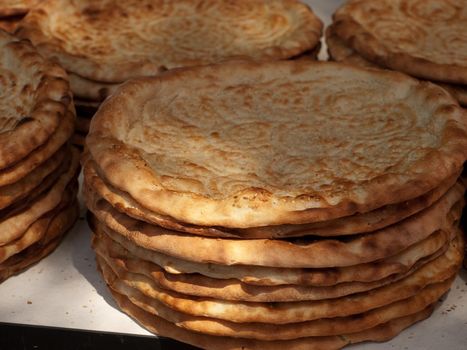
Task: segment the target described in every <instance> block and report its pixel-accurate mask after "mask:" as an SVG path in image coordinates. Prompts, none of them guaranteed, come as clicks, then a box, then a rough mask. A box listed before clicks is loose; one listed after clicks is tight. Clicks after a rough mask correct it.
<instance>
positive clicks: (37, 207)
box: [0, 149, 79, 245]
mask: <svg viewBox="0 0 467 350" xmlns="http://www.w3.org/2000/svg"><path fill="white" fill-rule="evenodd" d="M71 157H72V160H71V162H70V165H69V168H68V169H67V170H66V172H65V173H64V174H62V175H61V176H60V177H59V178H58V180H57V181H56V183H55V184H54V185H53V186H52V187H51V188H50V189H49V190H48V191H47V192H46V193H44V194H43V195H42V196H40V197H39V198H38V199H37V200H35V201H34V202H33V203H31V204H30V205H29V206H28V207H27V208H25V209H24V210H23V211H21V212H19V213H16V214H15V215H12V216H9V217H6V218H2V219H1V221H0V245H5V244H8V243H10V242H12V241H14V240H15V239H18V238H19V237H20V236H21V235H22V234H23V233H24V232H25V231H26V230H27V228H28V227H29V226H30V225H31V224H32V223H33V222H34V221H36V220H37V219H38V218H40V217H41V216H43V215H44V214H46V213H47V212H49V211H51V210H53V209H54V208H56V207H57V205H59V203H60V201H61V199H62V195H63V192H64V191H65V189H66V188H67V187H68V186H69V184H70V183H72V182H73V180H74V179H75V178H76V177H77V174H78V172H79V154H78V152H77V151H76V150H75V149H73V150H72V152H71Z"/></svg>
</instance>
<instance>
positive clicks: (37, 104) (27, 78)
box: [0, 32, 71, 169]
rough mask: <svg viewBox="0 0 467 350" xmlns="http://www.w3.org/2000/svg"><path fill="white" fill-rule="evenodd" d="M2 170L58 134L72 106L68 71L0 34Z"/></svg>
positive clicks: (30, 47) (20, 42)
mask: <svg viewBox="0 0 467 350" xmlns="http://www.w3.org/2000/svg"><path fill="white" fill-rule="evenodd" d="M0 49H1V50H2V55H1V61H0V72H1V74H0V76H1V79H0V169H5V168H8V167H11V166H13V165H15V164H16V163H17V162H19V161H20V160H21V159H23V158H25V157H26V156H27V155H29V154H30V153H31V152H33V151H34V150H36V149H37V148H39V147H40V146H42V145H43V144H45V143H46V142H47V141H48V139H49V138H50V137H51V136H52V135H53V134H54V133H55V131H56V130H57V128H58V127H59V124H60V123H61V120H62V119H63V117H64V115H65V114H66V112H67V108H68V105H69V104H70V102H71V93H70V91H69V85H68V81H67V78H66V73H65V71H64V70H63V69H62V68H60V67H59V66H58V65H56V64H53V63H50V62H47V61H45V60H44V59H43V58H42V57H41V56H40V55H39V54H38V53H37V51H36V50H35V49H34V48H33V46H32V45H31V44H30V43H28V42H26V41H20V40H18V39H15V38H13V37H12V36H10V35H8V34H6V33H4V32H0Z"/></svg>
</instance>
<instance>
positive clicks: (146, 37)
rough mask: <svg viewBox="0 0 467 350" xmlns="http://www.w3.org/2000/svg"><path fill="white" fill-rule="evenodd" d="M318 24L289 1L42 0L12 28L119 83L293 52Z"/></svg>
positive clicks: (316, 34) (304, 46)
mask: <svg viewBox="0 0 467 350" xmlns="http://www.w3.org/2000/svg"><path fill="white" fill-rule="evenodd" d="M220 18H221V19H222V20H219V19H220ZM321 31H322V23H321V21H320V20H319V19H318V18H317V17H316V16H315V15H314V13H313V12H312V11H311V10H310V8H309V7H308V6H306V5H304V4H302V3H300V2H298V1H295V0H239V1H230V2H225V1H216V0H210V1H201V0H196V1H192V0H183V1H175V2H174V1H161V2H158V3H157V5H156V4H154V2H153V1H151V0H145V1H141V0H132V1H115V0H105V1H99V2H96V1H93V0H73V1H62V0H45V1H43V2H42V3H41V5H40V6H38V7H37V8H36V9H34V10H32V11H30V12H29V13H28V15H27V16H26V18H25V19H24V20H23V21H22V23H21V25H20V28H19V29H18V32H17V33H18V35H19V36H21V37H23V38H29V39H30V40H31V41H32V42H33V43H34V45H35V46H37V47H38V49H39V50H40V51H41V52H42V53H44V55H45V56H46V57H54V58H56V59H57V60H58V61H59V62H60V63H61V64H62V66H63V67H64V68H65V69H66V70H67V71H70V72H74V73H76V74H78V75H80V76H81V77H83V78H85V79H89V80H94V81H101V82H110V83H115V82H116V83H120V82H122V81H125V80H127V79H129V78H133V77H136V76H147V75H155V74H158V73H160V72H162V71H164V70H166V69H171V68H175V67H186V66H196V65H202V64H208V63H213V62H219V61H224V60H226V59H229V58H232V57H249V58H253V59H259V60H264V59H285V58H289V57H293V56H297V55H299V54H300V53H302V52H305V51H308V50H311V49H313V48H314V47H315V46H316V45H317V44H318V42H319V40H320V37H321Z"/></svg>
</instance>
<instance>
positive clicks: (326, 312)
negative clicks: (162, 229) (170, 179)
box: [141, 233, 464, 324]
mask: <svg viewBox="0 0 467 350" xmlns="http://www.w3.org/2000/svg"><path fill="white" fill-rule="evenodd" d="M463 244H464V242H463V238H462V235H461V234H460V233H459V234H458V236H457V238H456V240H454V241H452V243H451V246H450V248H449V249H448V250H447V251H446V253H445V254H443V255H442V256H440V257H438V258H437V259H435V260H433V261H431V262H429V263H427V264H425V265H424V266H422V267H421V268H419V269H418V270H416V271H415V272H414V273H412V274H410V275H409V276H407V277H406V278H403V279H401V280H399V281H396V282H394V283H391V284H389V285H386V286H383V287H380V288H377V289H374V290H371V291H369V292H363V293H359V294H354V295H350V296H347V297H342V298H337V299H325V300H318V301H296V302H279V303H254V302H242V301H227V300H221V299H212V298H199V297H192V296H188V295H184V294H180V293H176V292H173V291H169V290H167V289H161V288H157V289H156V288H141V291H142V292H143V293H144V294H145V295H146V296H148V297H150V298H153V299H156V300H157V301H159V302H161V303H163V304H164V305H166V306H167V307H169V308H171V309H174V310H176V311H178V312H181V313H184V314H188V315H193V316H203V317H211V318H217V319H222V320H227V321H231V322H236V323H248V322H261V323H271V324H288V323H297V322H305V321H312V320H318V319H322V318H333V317H345V316H350V315H354V314H359V313H362V312H366V311H368V310H373V309H375V308H378V307H382V306H385V305H388V304H391V303H394V302H397V301H400V300H404V299H407V298H409V297H411V296H414V295H416V294H417V293H419V292H420V291H421V290H422V289H423V288H425V287H426V286H427V285H430V284H434V283H440V282H443V281H446V280H452V279H453V278H454V277H455V275H456V273H457V271H458V269H459V268H460V266H461V263H462V259H463V254H464V253H463V250H464V246H463Z"/></svg>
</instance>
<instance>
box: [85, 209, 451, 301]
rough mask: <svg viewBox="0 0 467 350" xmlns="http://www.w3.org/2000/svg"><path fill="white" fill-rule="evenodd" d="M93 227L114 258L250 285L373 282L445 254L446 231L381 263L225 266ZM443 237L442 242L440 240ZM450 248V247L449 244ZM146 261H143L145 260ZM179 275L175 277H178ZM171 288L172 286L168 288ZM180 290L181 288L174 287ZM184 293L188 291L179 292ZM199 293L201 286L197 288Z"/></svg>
mask: <svg viewBox="0 0 467 350" xmlns="http://www.w3.org/2000/svg"><path fill="white" fill-rule="evenodd" d="M88 221H89V223H90V225H91V229H92V230H93V231H94V233H95V234H96V236H98V237H99V238H98V240H97V242H99V244H100V245H104V246H106V248H107V250H109V255H110V256H111V257H114V258H119V259H120V258H123V259H127V260H128V259H134V258H135V257H136V258H138V259H141V260H143V261H144V262H151V263H154V264H157V265H158V266H160V267H161V268H162V269H163V270H164V271H165V272H167V273H169V274H171V275H175V276H177V275H185V274H190V275H192V274H199V275H202V276H206V277H210V278H213V279H219V280H226V279H227V280H228V279H235V280H238V281H240V282H242V283H244V284H248V285H259V286H281V285H303V286H307V285H309V286H333V285H336V284H341V283H346V282H373V281H377V280H380V279H383V278H387V277H389V276H391V275H395V274H405V273H407V272H408V271H409V270H410V269H412V268H414V267H415V265H416V264H419V261H421V264H423V263H425V262H426V261H429V260H430V259H431V257H433V258H436V257H437V256H438V252H440V253H441V254H442V253H444V251H445V248H444V247H442V246H441V245H442V243H443V237H444V234H443V233H436V234H434V235H431V236H430V237H428V238H426V239H425V240H424V241H422V242H420V243H418V244H416V245H414V246H412V247H409V248H408V249H406V250H405V251H403V252H402V253H400V254H397V255H395V256H392V257H390V258H388V259H385V260H380V261H378V262H371V263H367V264H358V265H354V266H348V267H341V268H328V269H304V268H297V269H287V268H272V267H261V266H245V265H236V266H225V265H218V264H203V263H195V262H190V261H186V260H181V259H177V258H174V257H171V256H168V255H164V254H161V253H158V252H155V251H149V250H147V249H144V248H141V247H138V246H137V245H135V244H134V243H132V242H131V241H129V240H127V239H126V238H124V237H122V236H121V235H119V234H116V233H112V232H110V231H109V232H107V233H105V232H104V231H103V230H102V228H101V227H100V225H97V224H96V223H93V220H92V218H89V220H88ZM439 238H441V241H440V240H439ZM446 248H447V247H446ZM143 264H144V263H143ZM175 278H176V277H175ZM169 289H170V288H169ZM175 291H180V290H175ZM180 292H181V293H183V294H190V293H187V292H186V290H184V292H182V291H180ZM197 292H199V289H198V290H197Z"/></svg>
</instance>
